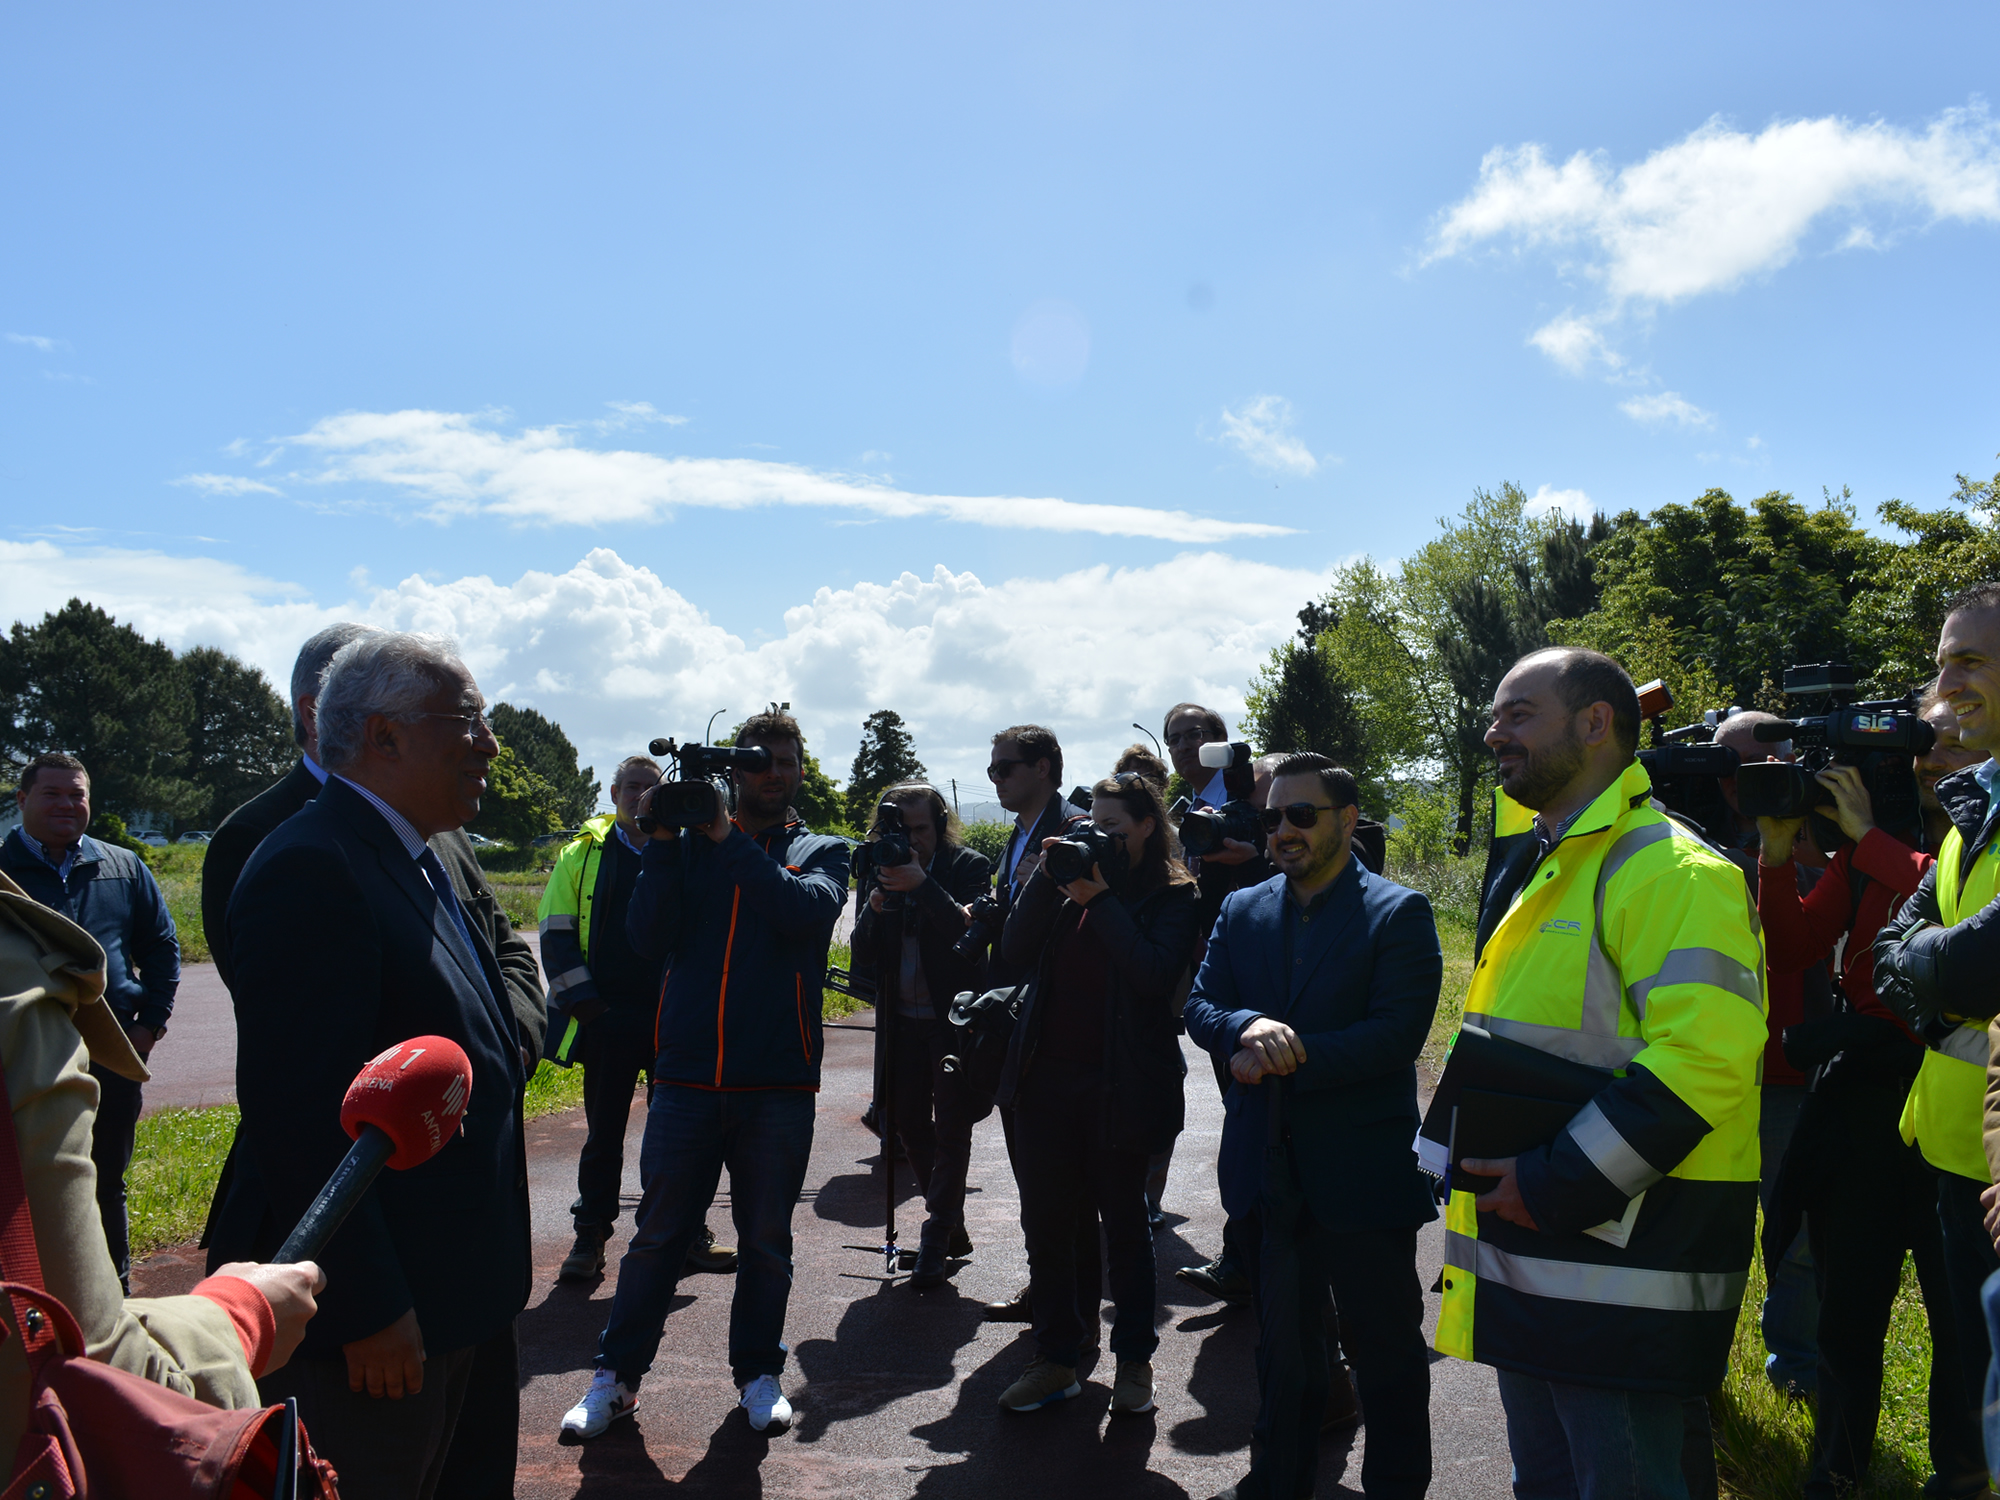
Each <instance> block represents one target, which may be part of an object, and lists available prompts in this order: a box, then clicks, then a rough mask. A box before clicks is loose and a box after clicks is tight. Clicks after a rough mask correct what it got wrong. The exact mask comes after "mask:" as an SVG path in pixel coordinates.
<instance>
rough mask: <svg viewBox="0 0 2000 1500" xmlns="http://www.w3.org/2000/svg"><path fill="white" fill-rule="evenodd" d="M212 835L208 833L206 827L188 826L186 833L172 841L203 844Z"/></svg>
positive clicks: (212, 836)
mask: <svg viewBox="0 0 2000 1500" xmlns="http://www.w3.org/2000/svg"><path fill="white" fill-rule="evenodd" d="M214 837H215V835H214V834H212V833H210V832H209V831H208V830H207V829H206V828H190V829H189V830H188V831H187V832H186V833H184V834H182V835H181V836H180V837H179V838H177V839H175V840H174V842H175V843H176V844H205V843H207V842H208V841H209V840H210V839H212V838H214Z"/></svg>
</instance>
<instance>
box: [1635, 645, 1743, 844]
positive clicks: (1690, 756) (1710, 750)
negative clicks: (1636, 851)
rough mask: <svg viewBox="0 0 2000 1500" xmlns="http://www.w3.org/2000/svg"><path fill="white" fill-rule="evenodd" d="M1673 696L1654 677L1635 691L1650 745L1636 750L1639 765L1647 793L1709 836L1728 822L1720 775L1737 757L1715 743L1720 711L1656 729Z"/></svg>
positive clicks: (1733, 772)
mask: <svg viewBox="0 0 2000 1500" xmlns="http://www.w3.org/2000/svg"><path fill="white" fill-rule="evenodd" d="M1673 706H1674V695H1673V694H1672V693H1671V692H1670V691H1668V689H1667V685H1666V683H1664V682H1662V681H1661V680H1660V679H1659V678H1657V677H1656V678H1654V679H1653V680H1652V681H1651V682H1649V683H1647V684H1645V686H1643V687H1641V688H1640V689H1639V714H1640V716H1641V717H1642V718H1644V719H1645V720H1646V723H1647V727H1648V739H1649V741H1650V743H1649V744H1648V745H1647V746H1646V748H1645V749H1643V750H1641V751H1640V752H1639V764H1641V765H1642V766H1644V767H1645V768H1646V776H1647V779H1649V780H1650V781H1651V782H1652V783H1653V795H1654V796H1655V797H1657V798H1659V799H1660V805H1661V806H1663V807H1665V808H1666V809H1667V810H1668V811H1669V812H1671V813H1673V814H1674V815H1675V816H1676V817H1679V818H1680V819H1682V820H1683V821H1685V822H1688V823H1692V824H1693V825H1694V826H1695V828H1696V830H1697V831H1698V832H1700V833H1702V834H1704V835H1708V836H1713V835H1715V834H1716V833H1717V832H1719V831H1720V830H1721V829H1722V828H1723V827H1724V826H1725V825H1726V824H1727V823H1728V821H1729V803H1728V802H1727V801H1726V800H1725V799H1724V798H1723V795H1722V779H1723V778H1724V777H1725V776H1734V775H1736V773H1737V771H1736V768H1737V761H1738V757H1737V754H1736V752H1735V751H1734V750H1732V749H1730V748H1729V747H1728V746H1727V745H1718V744H1716V743H1715V729H1716V726H1717V725H1718V724H1720V723H1721V722H1722V713H1721V711H1720V710H1717V709H1713V708H1711V709H1709V710H1708V711H1707V712H1706V713H1704V714H1703V715H1702V716H1701V717H1700V718H1699V719H1697V720H1695V721H1694V722H1693V723H1692V724H1683V725H1681V727H1680V728H1678V729H1665V728H1663V727H1662V724H1663V721H1664V720H1665V717H1666V714H1667V711H1668V710H1669V709H1671V708H1672V707H1673Z"/></svg>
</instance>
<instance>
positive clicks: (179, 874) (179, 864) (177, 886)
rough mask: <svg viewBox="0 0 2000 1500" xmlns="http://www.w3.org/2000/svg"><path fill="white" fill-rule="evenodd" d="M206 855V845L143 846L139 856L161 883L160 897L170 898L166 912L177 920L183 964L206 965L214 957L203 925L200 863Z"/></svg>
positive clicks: (175, 924)
mask: <svg viewBox="0 0 2000 1500" xmlns="http://www.w3.org/2000/svg"><path fill="white" fill-rule="evenodd" d="M207 853H208V845H206V844H168V845H167V846H166V847H165V848H155V847H154V846H153V845H151V844H143V845H141V846H140V857H141V858H142V859H144V860H145V861H146V868H147V869H149V870H151V871H152V872H153V878H154V879H155V880H157V881H159V883H160V894H161V895H163V896H165V897H166V898H167V911H168V912H169V913H170V914H171V915H172V917H173V919H174V933H175V935H176V936H177V937H178V938H179V939H180V944H181V962H182V963H184V964H205V963H208V962H209V961H210V959H211V957H212V956H213V955H211V953H210V952H209V947H208V934H207V932H205V931H204V930H203V929H202V925H201V862H202V859H203V857H204V856H205V855H206V854H207Z"/></svg>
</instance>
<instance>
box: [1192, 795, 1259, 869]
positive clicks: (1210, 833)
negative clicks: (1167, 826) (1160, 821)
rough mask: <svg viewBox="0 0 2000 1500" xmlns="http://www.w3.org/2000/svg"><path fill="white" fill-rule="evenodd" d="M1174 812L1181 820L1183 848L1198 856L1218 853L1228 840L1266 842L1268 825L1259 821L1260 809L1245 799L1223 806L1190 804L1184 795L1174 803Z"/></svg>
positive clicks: (1241, 842) (1243, 842) (1248, 842)
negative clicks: (1223, 842)
mask: <svg viewBox="0 0 2000 1500" xmlns="http://www.w3.org/2000/svg"><path fill="white" fill-rule="evenodd" d="M1173 814H1174V816H1175V817H1176V818H1178V819H1179V820H1180V830H1181V848H1183V849H1184V850H1186V851H1187V852H1188V853H1189V854H1192V855H1195V856H1197V857H1199V856H1201V855H1204V854H1213V853H1215V851H1216V850H1218V849H1220V848H1221V847H1222V841H1223V840H1224V839H1235V840H1236V841H1237V842H1238V843H1240V844H1260V843H1262V842H1263V838H1264V825H1263V824H1262V823H1261V822H1260V821H1259V820H1258V817H1257V808H1256V806H1255V805H1254V804H1252V803H1251V802H1249V801H1247V800H1244V799H1241V798H1238V799H1237V800H1235V801H1231V802H1225V803H1223V804H1222V806H1220V807H1190V806H1188V802H1187V799H1186V798H1185V797H1183V798H1182V799H1181V800H1180V801H1178V802H1176V803H1175V804H1174V807H1173Z"/></svg>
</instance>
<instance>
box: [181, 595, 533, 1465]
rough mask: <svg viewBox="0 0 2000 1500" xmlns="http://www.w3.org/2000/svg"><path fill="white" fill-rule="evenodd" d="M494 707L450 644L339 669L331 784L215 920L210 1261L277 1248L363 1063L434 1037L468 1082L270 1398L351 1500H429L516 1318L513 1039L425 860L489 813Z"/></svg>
mask: <svg viewBox="0 0 2000 1500" xmlns="http://www.w3.org/2000/svg"><path fill="white" fill-rule="evenodd" d="M484 708H485V703H484V700H483V699H482V698H481V697H480V694H479V689H478V686H477V685H476V684H475V683H474V682H473V680H472V675H471V673H470V672H468V671H467V670H466V668H465V666H464V664H463V663H462V662H460V661H459V659H458V657H457V655H456V654H455V653H454V652H453V651H452V649H451V647H450V645H449V644H448V643H447V642H444V641H441V640H438V639H436V638H433V637H429V636H416V635H402V634H396V633H391V632H380V633H376V634H371V635H368V636H365V637H363V638H361V639H359V640H356V641H354V642H352V643H350V644H349V645H347V646H345V647H343V648H342V649H341V650H340V652H339V654H338V655H337V656H335V657H334V659H333V662H332V665H331V666H330V667H329V669H328V672H327V677H326V682H325V686H324V688H323V689H322V690H321V693H320V700H319V742H320V751H321V756H322V763H323V764H324V765H325V767H326V769H327V771H328V773H329V775H328V777H327V783H326V786H325V788H324V789H323V790H322V791H321V792H320V794H319V796H318V797H316V798H315V799H314V800H313V801H312V802H311V803H309V804H307V805H306V807H305V808H304V809H303V810H301V811H300V812H299V813H297V814H296V815H295V816H293V817H291V818H289V819H287V820H286V821H285V822H284V823H283V824H282V825H281V826H280V827H279V828H278V829H277V830H276V831H275V832H273V833H272V834H271V835H270V837H268V838H266V839H265V840H264V841H263V842H262V843H261V844H259V845H258V846H257V851H256V853H255V854H254V855H252V856H251V858H250V862H249V864H248V865H246V866H245V867H244V870H243V874H242V876H241V878H240V879H238V881H237V882H236V885H235V890H234V894H233V895H232V896H231V898H230V901H229V910H228V932H229V942H230V948H231V954H232V957H233V959H234V968H233V984H232V989H231V994H232V997H233V999H234V1001H235V1006H236V1025H237V1051H236V1093H237V1100H238V1103H239V1104H240V1106H241V1108H242V1123H241V1126H240V1129H239V1133H238V1137H237V1152H236V1172H235V1175H234V1178H233V1180H232V1182H231V1184H230V1190H229V1195H228V1198H227V1200H226V1201H225V1202H224V1204H223V1207H222V1211H221V1214H220V1215H219V1218H218V1222H217V1224H216V1226H215V1232H214V1235H213V1246H212V1249H211V1252H210V1253H211V1257H212V1258H214V1259H216V1260H219V1261H230V1260H242V1259H249V1258H253V1257H254V1258H258V1259H269V1257H270V1254H271V1252H272V1251H274V1250H276V1249H277V1247H278V1246H279V1244H280V1243H281V1242H282V1241H283V1240H284V1238H285V1236H286V1235H287V1234H288V1233H289V1232H290V1230H291V1228H292V1226H293V1224H294V1223H296V1222H297V1220H298V1218H299V1216H300V1215H301V1214H302V1213H303V1212H304V1211H305V1209H306V1206H307V1205H308V1204H310V1203H311V1202H312V1200H313V1197H314V1195H315V1194H317V1193H318V1191H319V1189H320V1187H321V1186H322V1185H323V1184H324V1183H325V1182H326V1180H327V1178H328V1177H329V1176H330V1175H331V1174H332V1172H333V1169H334V1167H335V1166H336V1165H337V1164H338V1163H339V1162H340V1159H341V1157H342V1156H343V1155H344V1154H345V1153H346V1151H347V1147H348V1140H347V1135H346V1132H344V1131H343V1130H342V1129H341V1127H340V1104H341V1098H342V1096H343V1095H344V1094H345V1093H346V1091H347V1087H348V1085H349V1084H350V1083H351V1082H352V1081H353V1079H354V1075H355V1074H356V1073H358V1072H359V1071H360V1070H361V1068H362V1067H363V1066H364V1065H365V1064H366V1063H367V1062H368V1060H369V1059H370V1058H372V1057H375V1056H377V1055H379V1054H380V1053H382V1052H384V1051H386V1050H388V1049H389V1048H390V1047H392V1046H394V1045H395V1044H397V1043H399V1042H403V1041H407V1040H408V1039H409V1038H411V1037H413V1036H425V1035H438V1036H445V1037H449V1038H451V1040H453V1041H455V1042H457V1043H458V1044H459V1046H461V1047H463V1048H464V1049H465V1052H466V1055H467V1057H468V1058H470V1059H471V1062H472V1098H471V1102H470V1104H469V1106H468V1108H467V1111H466V1115H465V1122H464V1127H463V1130H462V1132H461V1134H460V1135H459V1136H458V1137H456V1138H454V1139H453V1140H451V1141H450V1142H448V1143H447V1144H446V1145H445V1147H444V1149H443V1150H441V1151H440V1152H439V1153H438V1154H437V1155H436V1156H435V1157H433V1158H432V1159H431V1160H430V1161H428V1162H426V1163H424V1164H423V1165H422V1166H418V1167H413V1168H411V1169H410V1170H409V1171H406V1172H384V1173H383V1174H382V1175H381V1176H380V1177H378V1178H377V1179H376V1180H375V1183H374V1185H373V1186H372V1187H370V1188H369V1190H368V1193H367V1194H366V1196H364V1197H363V1198H362V1200H361V1201H360V1203H359V1204H357V1205H356V1207H355V1208H354V1211H353V1212H352V1213H351V1214H350V1215H349V1217H348V1219H347V1221H346V1222H345V1223H344V1224H343V1225H342V1226H341V1227H340V1229H339V1231H338V1232H337V1233H336V1234H335V1235H334V1237H333V1239H332V1240H331V1241H330V1242H329V1243H328V1245H327V1247H326V1249H325V1251H324V1252H323V1253H322V1254H321V1255H320V1257H319V1261H320V1265H321V1266H322V1267H323V1268H324V1269H325V1271H326V1275H327V1290H326V1294H325V1298H324V1299H323V1300H322V1301H321V1302H320V1316H318V1317H316V1318H315V1319H314V1320H313V1323H312V1326H311V1327H310V1329H309V1330H308V1331H307V1335H306V1339H305V1342H304V1343H302V1344H301V1345H300V1346H299V1352H298V1354H297V1355H296V1356H295V1357H294V1358H293V1360H292V1361H291V1363H290V1364H288V1365H287V1366H286V1367H285V1368H284V1369H283V1370H281V1371H279V1372H277V1373H276V1374H275V1375H274V1376H272V1377H270V1378H269V1379H267V1380H265V1381H264V1382H263V1383H262V1386H261V1389H262V1392H263V1396H264V1399H265V1400H267V1401H277V1400H282V1399H284V1398H285V1397H287V1396H296V1397H298V1401H299V1409H300V1413H301V1415H303V1417H304V1418H305V1421H306V1425H307V1427H308V1428H309V1429H310V1431H311V1433H312V1438H313V1443H314V1445H315V1446H316V1447H317V1448H318V1450H319V1451H320V1453H321V1454H322V1455H323V1456H324V1457H325V1458H327V1459H328V1461H330V1462H331V1463H332V1464H333V1466H334V1467H335V1468H336V1469H337V1470H339V1472H340V1478H341V1488H342V1489H343V1491H345V1492H346V1493H348V1494H351V1495H367V1496H371V1497H387V1500H428V1497H429V1496H431V1495H432V1493H433V1492H434V1491H435V1490H436V1488H437V1485H438V1480H439V1476H440V1474H441V1472H442V1470H443V1467H444V1462H445V1455H446V1453H447V1452H448V1450H449V1449H450V1446H451V1438H452V1432H453V1430H454V1428H455V1426H456V1424H457V1421H458V1417H459V1412H460V1408H461V1406H462V1405H463V1403H464V1400H465V1395H466V1390H467V1384H468V1380H469V1377H470V1375H471V1372H472V1368H473V1364H474V1358H473V1356H474V1351H475V1350H476V1349H477V1348H478V1347H479V1346H480V1345H481V1344H483V1343H485V1342H486V1341H488V1340H489V1339H492V1338H495V1337H496V1336H498V1335H499V1334H501V1333H502V1332H504V1331H505V1329H506V1328H507V1327H508V1326H509V1324H511V1322H512V1321H513V1319H514V1316H515V1315H516V1314H517V1313H518V1312H520V1310H521V1308H522V1307H523V1306H525V1305H526V1302H527V1296H528V1286H529V1275H530V1263H529V1253H528V1196H527V1176H526V1160H527V1158H526V1151H525V1146H524V1141H523V1137H522V1128H521V1108H520V1100H521V1088H522V1085H523V1082H524V1077H523V1074H524V1068H523V1052H522V1045H521V1038H520V1035H519V1031H518V1027H517V1023H516V1020H515V1016H514V1013H513V1010H512V1008H511V1007H510V1005H509V1003H508V999H507V989H506V983H505V980H504V977H503V976H502V974H501V972H500V968H499V965H498V964H497V962H496V961H495V957H494V953H493V950H492V948H491V946H490V945H489V943H488V942H487V940H486V938H485V937H484V936H483V935H481V934H480V932H479V927H478V923H477V922H476V921H474V920H471V919H469V917H468V914H467V912H466V910H465V909H464V908H463V907H462V906H461V905H460V903H459V901H458V899H457V895H456V892H455V890H454V888H453V886H452V882H451V879H450V876H449V875H448V874H447V873H446V871H445V868H444V866H443V864H442V863H441V861H440V860H439V858H438V856H437V854H436V853H435V852H434V851H432V850H431V848H430V847H429V846H428V844H427V843H426V840H428V839H430V838H432V837H434V836H436V835H437V834H439V833H442V832H444V831H445V830H447V829H453V828H457V827H459V826H461V825H462V824H464V823H465V822H466V821H467V820H468V819H470V818H471V817H472V816H473V815H474V814H476V813H477V812H478V810H479V802H480V797H481V795H482V793H483V792H484V791H485V788H486V772H487V767H488V766H489V764H490V763H491V761H492V759H493V757H494V756H495V755H496V754H498V753H499V746H498V744H497V743H496V742H495V740H494V738H493V733H492V730H491V729H490V728H489V727H488V726H487V723H486V719H485V714H484ZM504 1488H505V1490H506V1492H507V1493H511V1492H512V1476H511V1474H510V1475H508V1476H506V1479H505V1484H504Z"/></svg>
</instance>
